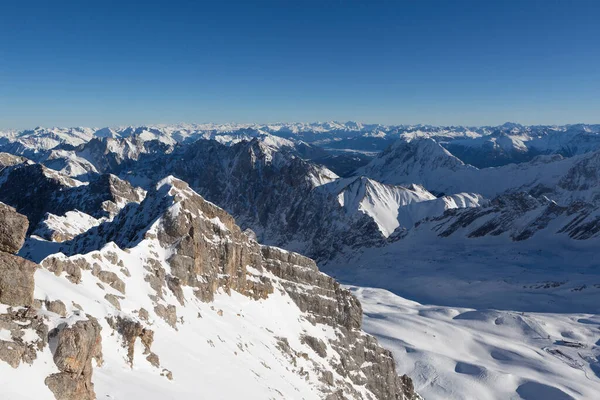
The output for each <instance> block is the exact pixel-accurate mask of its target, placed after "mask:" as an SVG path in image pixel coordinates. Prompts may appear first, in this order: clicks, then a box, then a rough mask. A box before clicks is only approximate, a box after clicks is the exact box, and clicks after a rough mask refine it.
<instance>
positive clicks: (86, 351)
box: [45, 315, 102, 400]
mask: <svg viewBox="0 0 600 400" xmlns="http://www.w3.org/2000/svg"><path fill="white" fill-rule="evenodd" d="M87 317H88V320H87V321H78V322H76V323H75V324H73V325H72V326H70V327H69V326H66V327H59V328H57V329H55V330H54V331H52V332H51V333H50V337H51V338H52V340H56V350H55V351H54V363H55V364H56V366H57V367H58V369H59V370H60V372H59V373H56V374H52V375H50V376H48V377H47V378H46V380H45V383H46V385H47V386H48V388H50V390H51V391H52V393H54V396H55V397H56V399H57V400H95V399H96V394H95V393H94V384H93V383H92V359H95V360H96V362H97V363H98V364H101V363H102V336H101V335H100V331H101V330H102V327H101V326H100V324H99V323H98V321H97V320H96V319H95V318H93V317H91V316H89V315H88V316H87Z"/></svg>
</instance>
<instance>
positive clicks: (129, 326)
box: [107, 317, 160, 367]
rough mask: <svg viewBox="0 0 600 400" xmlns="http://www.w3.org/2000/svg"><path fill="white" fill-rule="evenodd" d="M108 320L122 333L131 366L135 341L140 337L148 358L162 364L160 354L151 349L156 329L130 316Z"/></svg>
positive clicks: (155, 364) (157, 365) (153, 363)
mask: <svg viewBox="0 0 600 400" xmlns="http://www.w3.org/2000/svg"><path fill="white" fill-rule="evenodd" d="M107 321H108V324H109V325H110V326H111V327H112V328H113V329H114V330H116V331H117V332H118V333H119V334H120V335H121V337H122V339H123V347H125V348H126V349H127V359H128V361H129V365H130V366H131V367H133V356H134V351H135V341H136V340H137V339H138V338H139V339H140V341H141V343H142V345H143V346H144V354H147V357H146V360H148V362H149V363H150V364H152V365H154V366H155V367H159V366H160V360H159V358H158V356H157V355H156V354H154V353H153V352H152V351H151V347H152V343H153V342H154V331H152V330H151V329H148V328H145V327H144V326H143V325H142V324H141V323H139V322H137V321H134V320H132V319H128V318H122V317H116V318H107Z"/></svg>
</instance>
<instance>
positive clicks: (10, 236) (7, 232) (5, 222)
mask: <svg viewBox="0 0 600 400" xmlns="http://www.w3.org/2000/svg"><path fill="white" fill-rule="evenodd" d="M28 227H29V221H28V220H27V217H25V216H24V215H21V214H19V213H18V212H17V211H16V210H15V209H14V208H12V207H9V206H7V205H6V204H4V203H0V251H4V252H7V253H13V254H14V253H17V252H18V251H19V250H20V249H21V246H23V242H24V241H25V234H26V233H27V228H28Z"/></svg>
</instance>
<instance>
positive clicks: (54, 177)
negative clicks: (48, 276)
mask: <svg viewBox="0 0 600 400" xmlns="http://www.w3.org/2000/svg"><path fill="white" fill-rule="evenodd" d="M5 175H6V176H5V177H3V179H2V180H0V201H2V202H4V203H6V204H8V205H10V206H13V207H15V208H16V209H17V211H18V212H20V213H21V214H24V215H26V216H27V218H28V219H29V221H30V226H29V231H30V232H31V231H33V230H34V229H35V228H36V227H37V225H38V223H39V222H41V221H42V220H43V219H44V217H45V216H46V213H52V214H54V215H63V214H65V213H66V212H67V211H73V210H79V211H81V212H84V213H86V214H89V215H91V216H92V217H94V218H102V217H112V216H114V215H115V214H116V213H117V212H118V211H119V210H120V209H121V208H123V207H124V206H125V205H126V204H127V203H128V202H132V201H134V202H136V201H137V202H139V201H141V200H142V199H143V197H144V191H143V190H141V189H139V188H135V187H133V186H131V185H130V184H129V183H128V182H125V181H123V180H121V179H119V178H117V177H116V176H114V175H110V174H106V175H100V176H98V177H96V178H94V179H93V180H91V181H90V182H89V184H88V185H85V184H83V183H82V182H79V181H77V180H75V179H72V178H70V177H68V176H66V175H62V174H60V173H59V172H56V171H54V170H51V169H49V168H46V167H44V166H43V165H41V164H21V165H17V166H15V167H13V168H12V169H10V171H8V173H6V174H5Z"/></svg>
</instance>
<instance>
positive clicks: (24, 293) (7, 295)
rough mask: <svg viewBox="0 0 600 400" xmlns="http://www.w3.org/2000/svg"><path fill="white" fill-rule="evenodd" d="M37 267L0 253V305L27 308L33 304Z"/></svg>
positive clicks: (23, 260)
mask: <svg viewBox="0 0 600 400" xmlns="http://www.w3.org/2000/svg"><path fill="white" fill-rule="evenodd" d="M36 268H37V265H36V264H34V263H32V262H31V261H28V260H26V259H24V258H21V257H17V256H13V255H12V254H8V253H0V303H3V304H8V305H9V306H29V305H31V304H32V303H33V290H34V288H35V283H34V280H33V274H34V272H35V270H36Z"/></svg>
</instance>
